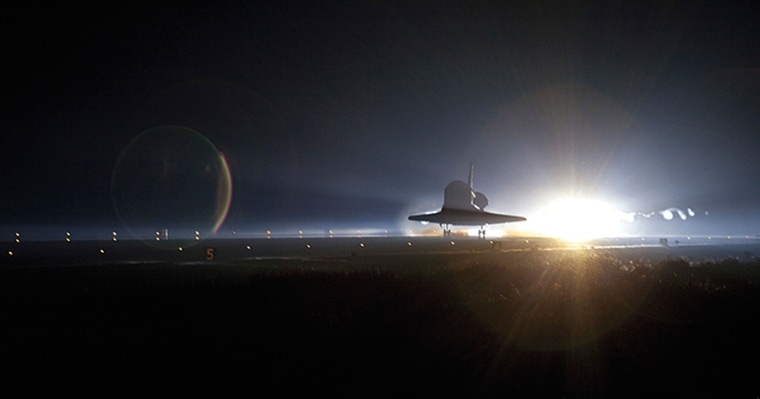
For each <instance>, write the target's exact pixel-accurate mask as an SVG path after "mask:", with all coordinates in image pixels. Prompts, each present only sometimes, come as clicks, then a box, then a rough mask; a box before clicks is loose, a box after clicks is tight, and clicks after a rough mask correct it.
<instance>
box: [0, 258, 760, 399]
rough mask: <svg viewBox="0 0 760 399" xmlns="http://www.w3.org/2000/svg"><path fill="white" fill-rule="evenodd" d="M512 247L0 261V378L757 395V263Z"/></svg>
mask: <svg viewBox="0 0 760 399" xmlns="http://www.w3.org/2000/svg"><path fill="white" fill-rule="evenodd" d="M619 259H621V258H620V257H618V256H617V255H616V254H615V253H614V252H608V251H598V250H597V251H592V250H585V251H528V252H513V253H498V252H496V253H474V254H439V255H424V254H415V255H396V256H366V257H362V256H358V257H357V256H354V257H347V258H328V259H318V258H315V259H310V260H296V259H294V260H274V259H270V260H250V261H246V262H240V263H235V264H228V265H218V264H217V265H171V264H152V265H118V266H116V265H114V266H108V265H96V266H78V267H63V268H36V269H30V268H4V269H2V270H0V301H1V302H0V342H1V343H0V361H2V366H3V369H4V370H5V371H3V372H2V375H1V376H0V379H2V381H3V387H4V390H8V391H11V390H12V388H13V387H22V388H23V389H24V390H23V392H24V393H31V392H39V391H48V392H54V393H65V392H74V393H78V394H96V395H98V396H111V395H112V394H118V393H124V392H127V391H128V392H133V393H134V392H136V393H145V394H151V393H153V394H155V393H157V392H163V393H170V394H171V393H174V394H176V393H180V392H182V393H187V392H191V393H192V392H194V393H200V392H212V393H215V394H217V395H219V394H225V393H229V394H232V393H236V394H238V395H245V396H251V395H257V396H263V395H265V393H269V394H268V395H275V394H276V395H281V394H292V393H299V394H308V395H317V394H322V393H329V394H332V396H351V397H372V396H387V395H393V396H400V395H403V394H409V393H411V394H420V395H425V397H432V396H441V395H442V396H445V397H452V396H466V397H478V396H500V397H503V396H518V397H525V396H537V397H594V396H605V397H609V396H613V397H621V396H623V397H652V396H658V397H715V396H732V397H756V396H757V395H758V394H760V379H758V369H760V367H758V366H757V363H758V359H760V356H759V355H760V340H759V338H760V335H759V334H758V333H760V328H759V327H757V324H758V321H760V320H759V318H758V309H759V308H758V305H759V304H760V287H758V282H760V262H757V261H753V260H747V261H743V262H740V261H736V260H725V261H720V262H717V263H699V264H689V263H688V262H686V261H683V260H670V261H663V262H659V263H654V264H652V263H649V262H647V261H644V260H641V261H634V262H629V261H621V260H619Z"/></svg>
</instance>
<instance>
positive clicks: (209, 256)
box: [206, 248, 214, 261]
mask: <svg viewBox="0 0 760 399" xmlns="http://www.w3.org/2000/svg"><path fill="white" fill-rule="evenodd" d="M206 260H208V261H212V260H214V248H206Z"/></svg>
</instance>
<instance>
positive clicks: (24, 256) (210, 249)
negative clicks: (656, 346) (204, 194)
mask: <svg viewBox="0 0 760 399" xmlns="http://www.w3.org/2000/svg"><path fill="white" fill-rule="evenodd" d="M0 245H1V246H0V248H2V251H3V252H2V253H1V254H0V257H1V258H0V259H2V263H1V264H2V265H4V266H7V267H18V266H25V267H45V266H67V265H68V266H70V265H86V264H135V263H143V264H150V263H173V264H187V263H208V264H214V263H229V262H232V263H241V262H246V261H252V260H257V259H258V260H260V259H266V258H297V259H315V258H325V257H328V258H331V257H332V258H334V257H366V256H383V255H415V254H416V255H420V254H444V253H451V254H455V253H477V252H503V253H509V252H520V251H573V250H579V249H597V250H607V251H611V252H614V253H615V255H616V256H618V257H621V258H625V259H647V260H652V261H657V260H661V259H669V258H686V259H689V260H693V261H701V260H705V259H724V258H738V259H749V258H752V257H754V256H756V255H760V239H758V238H756V237H749V236H742V237H726V236H722V237H675V238H674V237H670V238H660V237H617V238H607V239H597V240H592V241H587V242H582V243H577V242H568V241H562V240H557V239H551V238H541V237H519V238H517V237H508V238H487V239H477V238H475V237H461V236H460V237H458V236H453V237H440V236H439V237H429V236H424V237H337V238H328V237H304V238H273V239H266V238H252V239H246V238H226V239H213V238H212V239H205V240H199V241H194V240H166V241H160V242H150V241H148V242H143V241H137V240H118V241H106V240H102V241H93V240H85V241H70V242H67V241H64V240H59V241H21V242H2V243H0Z"/></svg>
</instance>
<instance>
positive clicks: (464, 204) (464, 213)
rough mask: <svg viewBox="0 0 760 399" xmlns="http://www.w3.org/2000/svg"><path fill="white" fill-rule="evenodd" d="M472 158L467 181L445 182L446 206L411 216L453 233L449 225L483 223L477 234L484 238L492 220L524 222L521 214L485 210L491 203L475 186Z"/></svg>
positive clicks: (497, 221)
mask: <svg viewBox="0 0 760 399" xmlns="http://www.w3.org/2000/svg"><path fill="white" fill-rule="evenodd" d="M472 174H473V169H472V162H470V175H469V177H468V178H467V183H465V182H463V181H461V180H454V181H452V182H451V183H449V185H448V186H446V189H445V190H444V192H443V207H442V208H441V210H440V211H438V212H435V213H426V214H421V215H411V216H409V220H416V221H420V222H431V223H438V224H440V226H441V228H442V229H443V235H444V236H448V235H451V229H450V228H449V226H450V225H459V226H480V229H479V230H478V237H479V238H485V236H486V226H488V225H489V224H498V223H512V222H522V221H525V220H526V219H525V218H524V217H522V216H513V215H503V214H499V213H490V212H486V211H484V209H485V207H486V206H488V198H487V197H486V196H485V194H483V193H481V192H477V191H474V190H473V189H472Z"/></svg>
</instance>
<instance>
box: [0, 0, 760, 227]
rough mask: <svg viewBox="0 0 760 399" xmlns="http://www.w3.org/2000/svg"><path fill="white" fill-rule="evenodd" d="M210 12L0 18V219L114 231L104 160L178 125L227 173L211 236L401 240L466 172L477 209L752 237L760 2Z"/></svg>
mask: <svg viewBox="0 0 760 399" xmlns="http://www.w3.org/2000/svg"><path fill="white" fill-rule="evenodd" d="M214 3H217V4H205V5H189V6H184V7H181V8H176V7H169V6H165V7H163V6H160V5H150V6H145V7H137V6H134V5H124V6H123V7H129V8H121V9H120V8H119V7H118V6H113V5H103V6H97V5H96V6H92V5H77V4H75V3H65V4H60V5H55V6H42V5H28V6H24V7H26V8H24V9H18V10H16V11H15V12H14V13H4V15H3V17H2V30H3V38H4V40H3V42H4V46H3V53H4V54H3V64H4V68H3V69H4V70H5V72H4V74H3V75H2V76H3V77H2V88H3V107H2V112H3V116H2V120H0V129H2V136H1V138H0V167H2V171H3V179H2V183H1V184H2V197H0V225H3V226H11V227H10V228H13V226H17V225H32V224H37V225H67V226H68V225H82V226H85V225H86V226H93V225H98V226H104V227H106V228H111V226H118V225H119V223H120V221H119V218H118V217H117V215H116V211H115V210H114V206H113V204H112V198H111V197H112V191H111V190H112V188H111V178H112V175H113V173H114V169H115V168H116V165H117V163H118V161H119V157H120V154H122V153H123V151H125V148H127V146H128V144H129V143H130V141H131V140H132V139H134V138H135V137H137V136H138V135H139V134H140V133H141V132H143V131H146V130H148V129H150V128H152V127H156V126H164V125H178V126H185V127H188V128H191V129H194V130H195V131H198V132H200V133H202V134H203V135H204V136H205V137H206V138H208V140H210V142H212V143H213V144H214V145H215V146H216V147H217V148H218V149H219V150H220V151H222V152H223V153H224V154H225V157H226V159H227V161H228V162H229V166H230V171H231V175H232V181H233V187H234V188H233V198H232V205H231V209H230V212H229V216H228V218H227V221H226V223H225V225H224V227H223V228H227V229H232V228H241V229H244V228H250V229H253V230H264V229H266V228H267V227H268V226H270V225H277V223H282V224H283V225H290V226H310V227H314V228H329V227H333V226H339V225H345V226H350V227H364V226H368V225H377V226H380V228H390V229H396V228H403V229H405V228H406V227H405V226H406V224H405V222H403V221H404V220H405V219H406V216H407V215H408V214H410V213H412V212H419V211H427V210H434V209H435V208H436V207H439V206H440V204H441V201H442V194H443V188H444V187H445V186H446V184H447V183H448V182H449V181H450V180H452V179H465V178H466V175H467V167H468V165H469V162H470V161H473V162H474V163H475V168H476V175H475V183H476V189H478V190H480V191H483V192H485V193H486V194H487V195H488V197H489V199H490V202H491V207H489V210H492V211H496V212H507V213H513V214H520V215H525V216H528V218H529V219H530V218H531V217H532V216H533V215H537V214H539V213H540V212H541V209H542V208H543V207H544V206H545V204H547V203H549V202H550V201H551V199H552V198H554V197H558V196H563V195H576V196H586V197H593V198H602V199H603V200H605V201H607V202H610V203H614V204H615V206H616V207H617V208H619V209H620V210H622V211H625V212H634V213H635V212H640V213H647V212H652V211H658V210H664V209H667V208H669V207H678V208H680V209H683V210H686V209H687V208H690V209H693V210H694V211H695V217H693V218H692V217H689V218H687V220H680V219H679V218H675V220H671V221H662V220H659V221H656V220H654V219H646V218H643V219H642V220H637V222H635V223H634V225H635V226H632V227H631V229H632V230H631V231H634V232H648V233H652V234H664V233H676V232H677V233H683V234H758V233H760V228H757V227H756V226H758V224H759V223H760V184H758V182H760V179H759V178H760V157H759V156H758V154H760V134H758V133H759V130H760V112H758V110H759V109H760V108H758V106H760V28H758V26H760V6H759V5H757V4H755V3H754V2H732V3H731V4H729V5H726V4H723V2H684V3H679V2H666V3H667V4H665V5H663V4H661V3H662V2H652V3H651V4H647V3H641V4H639V2H630V4H628V3H629V2H623V3H622V4H621V3H618V2H610V3H609V4H605V5H601V6H584V5H580V4H575V3H573V2H570V3H566V4H563V3H556V2H549V3H548V4H539V3H536V2H529V3H530V5H527V4H525V5H518V6H513V5H508V4H506V3H508V2H475V3H470V2H462V3H461V4H459V5H456V4H453V5H445V6H444V5H442V4H439V3H441V2H414V3H413V4H412V5H409V4H406V3H408V2H361V1H360V2H345V3H342V2H341V3H331V4H328V5H326V4H321V3H322V2H283V1H276V2H268V3H264V2H261V3H255V4H243V3H238V2H228V3H218V2H214ZM448 3H449V2H447V4H448ZM199 190H201V189H199ZM186 202H187V203H189V204H191V205H192V204H193V202H192V199H188V200H187V201H186ZM705 211H707V212H708V214H705ZM640 219H641V218H640ZM644 219H645V220H644Z"/></svg>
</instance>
